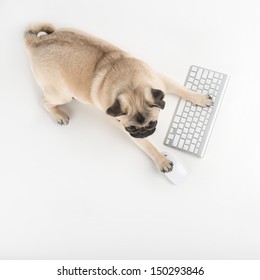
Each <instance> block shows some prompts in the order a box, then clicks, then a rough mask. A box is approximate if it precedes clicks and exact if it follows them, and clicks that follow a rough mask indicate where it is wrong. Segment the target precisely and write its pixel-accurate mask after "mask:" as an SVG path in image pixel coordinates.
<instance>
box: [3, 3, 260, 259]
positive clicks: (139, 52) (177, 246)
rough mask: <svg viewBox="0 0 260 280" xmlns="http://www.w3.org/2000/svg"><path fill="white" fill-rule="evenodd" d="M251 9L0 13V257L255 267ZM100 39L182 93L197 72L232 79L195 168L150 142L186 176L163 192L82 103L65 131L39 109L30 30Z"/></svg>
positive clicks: (143, 7)
mask: <svg viewBox="0 0 260 280" xmlns="http://www.w3.org/2000/svg"><path fill="white" fill-rule="evenodd" d="M257 2H258V1H253V0H248V1H235V0H233V1H231V0H230V1H227V0H218V1H208V0H198V1H192V0H190V1H188V0H179V1H177V0H174V1H173V0H168V1H167V0H161V1H144V0H143V1H140V0H131V1H130V0H128V1H122V0H110V1H105V0H103V1H101V0H98V1H97V0H95V1H89V0H84V1H83V0H82V1H80V0H74V1H61V0H59V1H54V0H45V1H39V0H37V1H33V0H23V1H18V0H1V2H0V36H1V37H0V40H1V41H0V79H1V82H0V95H1V99H0V102H1V103H0V104H1V108H0V123H1V126H0V131H1V136H0V227H1V228H0V258H1V259H257V258H260V240H259V236H260V223H259V220H260V219H259V215H260V174H259V173H260V172H259V156H260V148H259V144H260V136H259V135H260V134H259V127H260V125H259V123H260V122H259V120H260V118H259V108H260V107H259V102H260V88H259V65H260V40H259V36H260V35H259V34H260V33H259V30H260V20H259V14H258V11H259V7H258V6H259V4H258V3H257ZM41 21H49V22H51V23H53V24H55V25H56V26H57V27H75V28H78V29H82V30H84V31H87V32H89V33H92V34H94V35H96V36H99V37H102V38H103V39H106V40H108V41H110V42H112V43H114V44H115V45H117V46H119V47H121V48H123V49H124V50H126V51H128V52H129V53H131V54H133V55H134V56H136V57H137V58H140V59H142V60H144V61H145V62H147V63H148V64H150V65H151V66H152V68H154V69H156V71H158V72H162V73H164V74H166V75H169V76H171V77H173V78H175V79H176V80H178V81H179V82H181V83H183V82H184V79H185V76H186V74H187V71H188V68H189V66H190V65H191V64H197V65H201V66H204V67H207V68H210V69H214V70H218V71H220V72H225V73H228V74H230V76H231V79H230V83H229V86H228V88H227V92H226V95H225V98H224V100H223V103H222V107H221V110H220V113H219V115H218V119H217V122H216V125H215V127H214V131H213V135H212V138H211V140H210V143H209V146H208V149H207V151H206V155H205V157H204V158H203V159H199V158H196V157H193V156H192V155H189V154H185V153H183V152H180V151H175V150H173V149H170V148H168V147H166V146H164V145H163V140H164V137H165V134H166V131H167V129H168V126H169V123H170V120H171V118H172V114H173V112H174V110H175V107H176V104H177V101H178V99H177V98H176V97H174V96H169V97H167V98H166V102H167V104H166V108H165V110H163V111H162V112H161V115H160V118H159V124H158V128H157V131H156V133H155V134H154V135H153V136H152V137H151V141H152V142H153V143H154V144H155V145H156V146H157V147H158V148H159V149H160V150H162V151H167V152H169V153H174V154H175V156H177V157H178V158H179V160H180V161H181V162H182V163H183V164H184V166H185V167H186V169H187V170H188V172H189V177H188V179H187V180H186V181H185V183H183V184H182V185H179V186H175V185H173V184H171V183H170V182H169V181H168V180H167V179H166V178H165V177H164V176H163V175H162V174H161V173H160V172H159V171H158V170H157V167H156V166H155V165H154V164H153V162H151V160H150V159H149V158H148V157H147V156H146V155H145V154H144V153H143V152H141V151H140V150H139V149H138V148H137V147H136V146H135V145H134V144H133V143H132V142H130V141H129V140H128V137H126V135H124V134H123V133H122V132H121V131H120V130H118V129H117V128H116V127H113V126H112V125H111V124H110V122H109V120H108V118H107V117H106V116H105V115H104V114H102V113H101V112H99V111H97V110H96V109H95V108H92V107H88V106H85V105H82V104H79V103H76V102H73V103H71V104H69V105H66V106H65V109H64V110H66V111H67V112H68V114H69V116H70V118H71V122H70V124H69V125H68V126H64V127H60V126H59V125H58V124H56V123H55V122H54V121H53V120H52V119H51V118H50V117H49V116H48V114H47V113H46V112H45V111H44V110H43V109H42V108H41V106H40V101H41V92H40V89H39V88H38V86H37V85H36V83H35V81H34V79H33V77H32V74H31V71H30V65H29V60H28V57H27V55H26V53H25V50H24V46H23V31H24V29H25V28H26V26H27V25H28V24H30V23H35V22H41Z"/></svg>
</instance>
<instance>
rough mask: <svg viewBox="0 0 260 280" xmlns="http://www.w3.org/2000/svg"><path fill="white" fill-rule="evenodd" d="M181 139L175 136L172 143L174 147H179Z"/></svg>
mask: <svg viewBox="0 0 260 280" xmlns="http://www.w3.org/2000/svg"><path fill="white" fill-rule="evenodd" d="M179 139H180V135H175V137H174V140H173V142H172V145H173V146H174V147H177V144H178V142H179Z"/></svg>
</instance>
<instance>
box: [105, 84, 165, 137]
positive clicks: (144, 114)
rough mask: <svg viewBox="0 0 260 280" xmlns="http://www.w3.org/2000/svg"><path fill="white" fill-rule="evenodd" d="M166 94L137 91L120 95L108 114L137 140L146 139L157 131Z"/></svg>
mask: <svg viewBox="0 0 260 280" xmlns="http://www.w3.org/2000/svg"><path fill="white" fill-rule="evenodd" d="M163 98H164V93H163V92H162V91H161V90H159V89H136V90H134V91H132V92H124V93H122V94H120V95H119V96H118V97H117V99H116V100H115V102H114V103H113V104H112V106H110V107H109V108H108V109H107V111H106V113H107V114H108V115H110V116H113V117H116V118H117V119H118V120H119V121H120V122H121V123H122V124H123V125H124V127H125V130H126V131H127V132H128V133H129V134H130V135H131V136H132V137H135V138H145V137H147V136H149V135H151V134H153V133H154V132H155V130H156V125H157V118H158V114H159V112H160V109H163V108H164V105H165V102H164V101H163Z"/></svg>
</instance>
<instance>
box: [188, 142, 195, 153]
mask: <svg viewBox="0 0 260 280" xmlns="http://www.w3.org/2000/svg"><path fill="white" fill-rule="evenodd" d="M194 148H195V145H193V144H191V145H190V148H189V151H190V152H192V153H193V151H194Z"/></svg>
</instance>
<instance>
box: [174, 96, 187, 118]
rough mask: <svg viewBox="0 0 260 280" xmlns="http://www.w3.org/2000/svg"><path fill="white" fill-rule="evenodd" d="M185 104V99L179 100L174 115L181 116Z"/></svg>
mask: <svg viewBox="0 0 260 280" xmlns="http://www.w3.org/2000/svg"><path fill="white" fill-rule="evenodd" d="M185 104H186V100H185V99H181V100H180V102H179V105H178V108H177V112H176V115H178V116H181V114H182V112H183V109H184V107H185Z"/></svg>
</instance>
